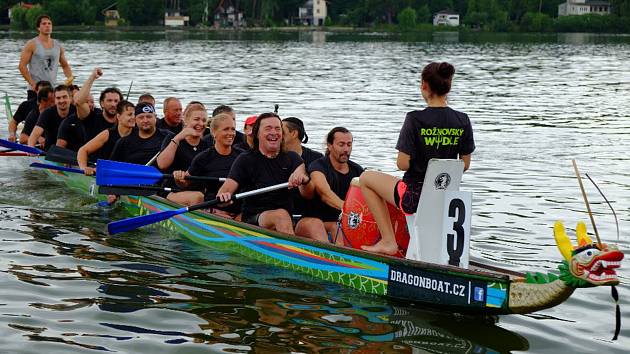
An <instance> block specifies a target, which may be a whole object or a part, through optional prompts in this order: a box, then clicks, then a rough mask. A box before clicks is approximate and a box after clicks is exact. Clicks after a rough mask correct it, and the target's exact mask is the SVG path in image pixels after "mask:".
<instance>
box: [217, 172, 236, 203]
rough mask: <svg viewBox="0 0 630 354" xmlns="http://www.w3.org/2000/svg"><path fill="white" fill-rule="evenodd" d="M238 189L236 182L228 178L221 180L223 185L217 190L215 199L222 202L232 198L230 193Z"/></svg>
mask: <svg viewBox="0 0 630 354" xmlns="http://www.w3.org/2000/svg"><path fill="white" fill-rule="evenodd" d="M237 189H238V182H236V181H235V180H233V179H231V178H228V179H226V180H225V182H223V185H222V186H221V188H219V190H218V191H217V199H219V200H220V201H222V202H229V201H231V200H232V194H234V192H236V190H237Z"/></svg>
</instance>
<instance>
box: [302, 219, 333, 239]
mask: <svg viewBox="0 0 630 354" xmlns="http://www.w3.org/2000/svg"><path fill="white" fill-rule="evenodd" d="M295 234H296V235H298V236H304V237H308V238H310V239H313V240H317V241H321V242H326V243H328V235H327V234H326V228H325V227H324V223H323V222H322V221H321V220H320V219H318V218H308V217H306V218H301V219H300V221H298V223H297V225H295Z"/></svg>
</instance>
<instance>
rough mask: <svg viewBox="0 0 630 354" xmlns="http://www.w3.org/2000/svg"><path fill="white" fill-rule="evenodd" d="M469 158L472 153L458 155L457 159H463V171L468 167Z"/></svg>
mask: <svg viewBox="0 0 630 354" xmlns="http://www.w3.org/2000/svg"><path fill="white" fill-rule="evenodd" d="M471 158H472V154H468V155H460V156H459V159H460V160H463V161H464V171H467V170H468V169H469V168H470V160H471Z"/></svg>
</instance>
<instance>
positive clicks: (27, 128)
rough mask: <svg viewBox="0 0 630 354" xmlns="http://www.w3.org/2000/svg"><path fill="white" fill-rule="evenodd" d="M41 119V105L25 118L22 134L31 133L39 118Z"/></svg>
mask: <svg viewBox="0 0 630 354" xmlns="http://www.w3.org/2000/svg"><path fill="white" fill-rule="evenodd" d="M38 119H39V107H35V109H34V110H32V111H30V112H29V113H28V115H27V116H26V119H25V120H24V126H23V127H22V132H21V133H20V134H26V135H31V133H32V132H33V128H35V124H37V120H38Z"/></svg>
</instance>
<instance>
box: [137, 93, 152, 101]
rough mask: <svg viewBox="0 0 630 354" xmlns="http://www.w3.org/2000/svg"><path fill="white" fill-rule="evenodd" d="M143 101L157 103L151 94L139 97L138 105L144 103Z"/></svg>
mask: <svg viewBox="0 0 630 354" xmlns="http://www.w3.org/2000/svg"><path fill="white" fill-rule="evenodd" d="M142 100H151V101H153V102H155V98H154V97H153V96H152V95H151V94H150V93H143V94H142V95H140V97H138V103H140V102H142Z"/></svg>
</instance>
